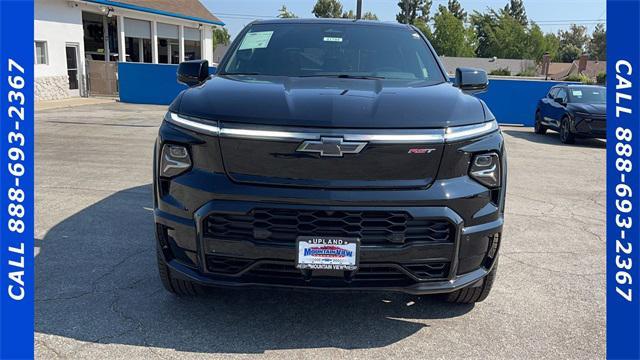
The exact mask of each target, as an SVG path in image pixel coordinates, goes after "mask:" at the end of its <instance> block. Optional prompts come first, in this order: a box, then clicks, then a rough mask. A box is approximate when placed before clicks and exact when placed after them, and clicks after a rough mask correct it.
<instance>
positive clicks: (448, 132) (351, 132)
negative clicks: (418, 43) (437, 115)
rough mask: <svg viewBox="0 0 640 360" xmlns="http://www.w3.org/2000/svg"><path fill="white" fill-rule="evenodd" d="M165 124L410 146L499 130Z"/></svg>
mask: <svg viewBox="0 0 640 360" xmlns="http://www.w3.org/2000/svg"><path fill="white" fill-rule="evenodd" d="M169 114H170V116H168V117H166V119H167V121H169V122H170V123H173V124H175V125H178V126H182V127H185V128H187V129H190V130H193V131H199V132H204V133H205V134H208V135H219V136H223V137H231V138H246V139H263V140H283V141H303V140H320V138H321V137H323V136H324V137H331V136H336V137H342V138H343V139H344V140H345V141H366V142H370V143H383V144H384V143H392V144H398V143H410V144H419V143H422V144H442V143H445V142H453V141H461V140H466V139H470V138H474V137H478V136H481V135H485V134H488V133H491V132H493V131H496V130H498V129H499V127H498V123H497V122H496V121H495V120H492V121H489V122H485V123H481V124H474V125H466V126H455V127H448V128H446V129H415V130H411V129H379V130H370V129H369V130H367V129H362V130H358V129H321V128H310V129H307V128H299V127H298V128H294V127H287V128H286V129H287V130H272V129H273V127H269V126H263V125H255V126H252V127H253V128H251V129H247V128H242V127H240V126H237V125H231V126H230V127H219V126H215V125H210V124H205V123H201V122H198V121H194V120H189V119H185V118H183V117H181V116H179V115H178V114H175V113H169Z"/></svg>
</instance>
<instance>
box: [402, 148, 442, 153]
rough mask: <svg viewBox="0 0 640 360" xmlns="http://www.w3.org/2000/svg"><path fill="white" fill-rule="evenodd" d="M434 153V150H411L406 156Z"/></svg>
mask: <svg viewBox="0 0 640 360" xmlns="http://www.w3.org/2000/svg"><path fill="white" fill-rule="evenodd" d="M434 151H436V149H427V148H411V149H409V151H408V152H407V153H408V154H431V153H432V152H434Z"/></svg>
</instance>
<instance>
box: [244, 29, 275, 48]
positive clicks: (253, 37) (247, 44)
mask: <svg viewBox="0 0 640 360" xmlns="http://www.w3.org/2000/svg"><path fill="white" fill-rule="evenodd" d="M272 35H273V31H256V32H250V33H247V35H245V36H244V39H242V44H240V48H239V49H238V50H246V49H264V48H266V47H267V46H269V41H271V36H272Z"/></svg>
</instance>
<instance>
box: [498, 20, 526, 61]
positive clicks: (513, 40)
mask: <svg viewBox="0 0 640 360" xmlns="http://www.w3.org/2000/svg"><path fill="white" fill-rule="evenodd" d="M489 35H490V36H489V45H490V49H491V52H492V53H493V56H497V57H499V58H503V59H522V58H525V57H526V56H527V50H528V49H527V42H528V40H529V39H528V34H527V28H525V27H524V26H522V24H520V22H518V20H516V19H515V18H513V17H511V15H508V14H501V15H499V16H498V18H497V22H496V26H495V27H494V28H493V29H492V32H491V33H490V34H489Z"/></svg>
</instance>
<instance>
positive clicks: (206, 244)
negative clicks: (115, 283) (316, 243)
mask: <svg viewBox="0 0 640 360" xmlns="http://www.w3.org/2000/svg"><path fill="white" fill-rule="evenodd" d="M265 207H269V208H273V209H277V210H280V211H284V210H289V211H297V210H298V209H305V210H313V211H324V210H327V211H332V212H333V211H343V212H349V211H376V212H384V211H388V212H394V213H396V212H398V211H402V212H406V213H407V214H408V215H409V216H411V218H413V219H418V220H423V219H438V220H440V221H446V222H447V223H449V224H450V226H451V237H450V239H448V240H447V241H441V242H425V241H416V242H406V243H403V244H391V243H389V244H366V243H363V244H362V245H361V248H360V267H359V269H358V271H356V272H354V273H350V272H349V273H343V272H340V273H323V272H319V271H314V272H313V274H303V272H302V271H300V270H298V269H296V268H295V263H294V261H295V257H296V249H295V242H290V243H269V242H267V241H261V240H256V239H254V238H246V239H232V240H229V239H217V238H215V236H211V235H208V233H207V230H206V229H205V227H206V226H207V225H206V219H207V218H208V217H209V216H210V215H211V214H232V216H246V214H249V213H251V212H252V210H253V209H256V208H265ZM494 215H495V218H494V219H493V220H491V221H488V222H484V223H480V224H476V225H471V226H465V225H464V224H465V222H464V219H463V218H462V217H461V216H460V215H458V214H457V213H456V212H455V211H453V210H452V209H450V208H448V207H442V206H426V207H416V206H413V207H388V206H387V207H380V206H378V207H371V206H359V207H354V206H335V205H334V206H322V205H304V206H303V205H299V204H298V205H292V204H275V203H269V204H264V203H257V202H247V201H228V200H212V201H209V202H207V203H206V204H205V205H204V206H202V207H201V208H199V209H198V210H197V211H195V212H194V216H193V218H192V219H184V218H180V217H176V216H175V215H171V214H169V213H166V212H163V211H162V210H160V209H156V210H155V220H156V223H157V227H156V228H157V239H158V241H159V245H160V246H161V248H163V249H164V255H165V260H166V261H167V264H168V265H169V267H170V269H171V271H172V275H173V276H178V277H181V278H184V279H188V280H191V281H194V282H197V283H200V284H202V285H207V286H222V287H256V286H259V287H288V288H296V289H315V290H367V291H368V290H381V291H400V292H405V293H410V294H433V293H446V292H451V291H455V290H457V289H460V288H463V287H466V286H474V285H476V284H477V285H480V284H481V283H482V282H481V281H482V279H483V278H484V276H485V275H486V274H487V273H488V272H489V271H490V270H491V268H492V267H493V264H494V262H495V258H496V257H497V253H498V247H499V243H500V237H501V233H502V225H503V217H502V214H500V212H499V211H498V212H497V214H494ZM490 217H491V216H490ZM318 235H322V233H320V234H318ZM309 275H311V276H309Z"/></svg>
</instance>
